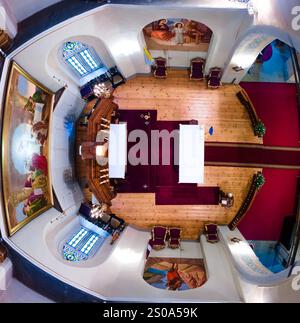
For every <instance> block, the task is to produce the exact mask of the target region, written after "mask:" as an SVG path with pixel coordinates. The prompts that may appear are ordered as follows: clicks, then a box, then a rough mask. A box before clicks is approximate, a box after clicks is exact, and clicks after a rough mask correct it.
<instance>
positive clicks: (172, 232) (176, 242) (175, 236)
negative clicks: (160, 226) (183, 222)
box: [169, 228, 182, 249]
mask: <svg viewBox="0 0 300 323" xmlns="http://www.w3.org/2000/svg"><path fill="white" fill-rule="evenodd" d="M181 231H182V230H181V229H180V228H169V247H170V248H172V249H176V248H179V247H180V237H181Z"/></svg>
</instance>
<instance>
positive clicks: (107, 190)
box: [86, 99, 118, 205]
mask: <svg viewBox="0 0 300 323" xmlns="http://www.w3.org/2000/svg"><path fill="white" fill-rule="evenodd" d="M117 109H118V105H117V104H115V103H114V102H113V101H112V99H101V101H100V102H98V104H97V106H96V108H95V110H94V112H93V114H92V115H91V117H90V118H89V123H88V129H87V139H88V141H91V142H95V141H96V136H97V133H98V131H99V130H103V129H101V128H102V126H101V120H102V118H105V119H106V120H109V121H110V120H111V117H112V114H113V112H114V111H116V110H117ZM86 165H87V178H88V182H89V188H90V190H91V191H92V192H93V194H94V195H95V197H96V199H97V200H98V201H99V202H104V203H106V204H108V205H111V200H112V199H113V198H114V197H115V196H116V194H115V192H114V190H113V188H112V187H111V186H110V182H109V181H107V182H105V183H103V182H102V183H101V179H100V176H101V173H102V171H104V170H105V169H107V168H108V167H109V165H108V164H106V165H101V166H100V165H99V164H98V163H97V161H96V160H93V159H91V160H86Z"/></svg>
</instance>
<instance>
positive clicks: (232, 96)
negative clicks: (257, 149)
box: [114, 70, 262, 144]
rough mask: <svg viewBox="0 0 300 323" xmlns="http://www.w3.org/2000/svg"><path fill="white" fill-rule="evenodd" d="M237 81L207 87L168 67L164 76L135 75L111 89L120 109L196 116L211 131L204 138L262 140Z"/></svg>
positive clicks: (168, 116)
mask: <svg viewBox="0 0 300 323" xmlns="http://www.w3.org/2000/svg"><path fill="white" fill-rule="evenodd" d="M239 90H240V87H239V86H237V85H224V86H222V87H221V88H219V89H217V90H212V89H207V87H206V83H205V82H204V81H190V80H189V77H188V72H187V71H185V70H181V71H178V70H177V71H174V70H171V71H168V78H167V79H156V78H154V77H153V76H138V77H135V78H134V79H132V80H129V81H127V83H126V84H125V85H122V86H120V87H118V88H117V89H116V90H115V92H114V98H115V102H116V103H117V104H118V105H119V108H120V109H154V110H155V109H156V110H158V120H172V121H173V120H190V119H196V120H198V121H199V124H203V125H205V127H206V133H207V132H208V129H209V128H210V127H211V126H213V128H214V134H213V136H210V135H209V134H208V133H207V134H206V136H205V141H211V142H213V141H214V142H239V143H254V144H262V139H260V138H258V137H255V136H254V134H253V130H252V128H251V123H250V120H249V117H248V114H247V112H246V110H245V108H244V107H243V106H242V105H241V104H240V102H239V101H238V99H237V97H236V93H237V92H238V91H239Z"/></svg>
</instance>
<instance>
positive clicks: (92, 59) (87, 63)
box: [63, 41, 104, 77]
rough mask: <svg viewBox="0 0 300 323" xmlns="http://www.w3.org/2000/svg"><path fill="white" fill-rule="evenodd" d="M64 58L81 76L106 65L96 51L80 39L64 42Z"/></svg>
mask: <svg viewBox="0 0 300 323" xmlns="http://www.w3.org/2000/svg"><path fill="white" fill-rule="evenodd" d="M63 58H64V60H65V62H66V63H67V64H68V65H70V66H71V67H72V69H73V71H74V72H75V73H76V74H77V75H78V76H79V77H83V76H86V75H88V74H90V73H92V72H94V71H96V70H98V69H99V68H102V67H104V64H103V63H102V61H101V59H100V58H99V57H98V55H97V54H96V52H95V51H94V50H93V49H92V48H89V47H88V46H87V45H84V44H82V43H80V42H78V41H68V42H66V43H65V44H64V46H63Z"/></svg>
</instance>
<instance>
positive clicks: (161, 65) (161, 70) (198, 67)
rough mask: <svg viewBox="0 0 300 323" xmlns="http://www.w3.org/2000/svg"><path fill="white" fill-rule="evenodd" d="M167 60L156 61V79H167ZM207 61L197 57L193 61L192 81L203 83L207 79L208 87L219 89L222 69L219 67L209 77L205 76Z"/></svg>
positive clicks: (159, 58) (191, 67)
mask: <svg viewBox="0 0 300 323" xmlns="http://www.w3.org/2000/svg"><path fill="white" fill-rule="evenodd" d="M166 63H167V60H166V59H165V58H163V57H157V58H156V59H155V66H154V76H155V77H156V78H166V77H167V66H166ZM204 66H205V59H203V58H201V57H196V58H194V59H192V60H191V66H190V79H191V80H196V81H201V80H204V78H206V79H207V86H208V87H210V88H219V87H220V86H221V78H222V69H221V68H219V67H213V68H211V69H210V71H209V74H208V75H207V77H205V75H204Z"/></svg>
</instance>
